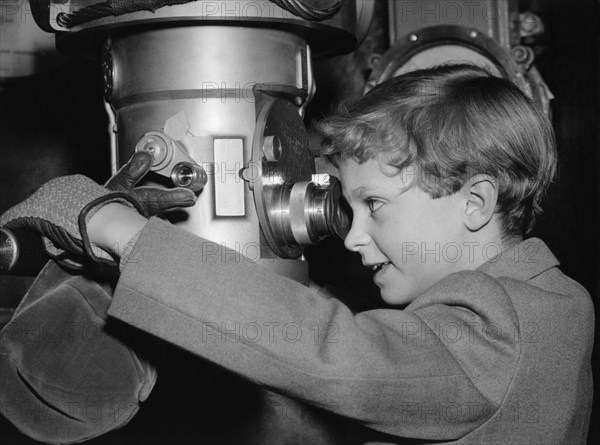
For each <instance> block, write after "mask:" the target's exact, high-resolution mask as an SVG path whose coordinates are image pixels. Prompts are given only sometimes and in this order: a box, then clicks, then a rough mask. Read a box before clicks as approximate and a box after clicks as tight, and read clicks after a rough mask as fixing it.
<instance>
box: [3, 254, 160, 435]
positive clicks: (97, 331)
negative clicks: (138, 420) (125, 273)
mask: <svg viewBox="0 0 600 445" xmlns="http://www.w3.org/2000/svg"><path fill="white" fill-rule="evenodd" d="M113 281H114V280H113ZM100 283H101V282H100V281H94V280H91V279H88V278H86V277H83V276H72V275H69V274H67V273H66V272H64V271H63V270H61V269H60V268H59V267H58V266H57V265H56V264H54V263H53V262H49V263H48V264H47V265H46V267H45V268H44V269H43V270H42V271H41V272H40V274H39V275H38V277H37V278H36V281H35V282H34V284H33V285H32V287H31V288H30V289H29V291H28V292H27V294H26V295H25V297H24V298H23V300H22V301H21V303H20V305H19V307H18V308H17V310H16V312H15V314H14V316H13V318H12V319H11V321H10V322H9V323H8V324H7V325H6V326H5V327H4V328H3V329H2V331H0V375H1V376H2V378H1V379H0V401H1V402H2V403H0V412H1V413H2V414H3V415H4V417H6V418H7V419H8V420H9V421H10V422H11V423H12V424H13V425H14V426H15V427H16V428H18V429H19V430H20V431H21V432H23V433H24V434H26V435H28V436H30V437H32V438H34V439H36V440H39V441H42V442H46V443H61V444H65V443H74V442H81V441H84V440H88V439H91V438H93V437H96V436H98V435H100V434H104V433H107V432H109V431H111V430H114V429H117V428H119V427H121V426H123V425H125V424H127V423H128V422H129V421H130V420H131V418H132V417H133V416H134V415H135V413H136V412H137V411H138V409H139V406H140V403H141V402H142V401H143V400H145V399H146V398H147V397H148V395H149V393H150V391H151V390H152V387H153V386H154V383H155V381H156V376H157V373H156V370H155V368H154V366H153V365H151V364H150V363H149V362H148V361H146V360H145V359H143V358H141V357H139V356H138V354H137V352H136V351H139V349H141V346H142V344H146V343H148V338H145V339H141V340H142V341H141V342H138V341H137V338H135V337H136V333H135V332H134V330H133V329H131V328H130V327H129V326H124V325H122V326H116V325H115V324H114V323H113V324H112V326H111V325H110V323H107V319H108V316H107V314H106V311H107V309H108V306H109V304H110V300H111V294H112V291H111V286H110V285H109V284H108V283H102V285H101V284H100ZM111 284H114V283H111ZM112 321H113V322H114V321H115V320H112ZM151 343H156V342H151ZM134 345H135V346H134ZM151 346H152V345H150V347H151Z"/></svg>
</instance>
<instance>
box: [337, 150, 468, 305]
mask: <svg viewBox="0 0 600 445" xmlns="http://www.w3.org/2000/svg"><path fill="white" fill-rule="evenodd" d="M382 169H383V170H382ZM339 172H340V180H341V182H342V187H343V190H344V196H345V197H346V199H347V200H348V202H349V204H350V206H351V207H352V211H353V220H352V228H351V230H350V232H349V233H348V236H347V237H346V240H345V245H346V248H348V249H349V250H351V251H355V252H359V253H360V254H361V256H362V261H363V264H364V265H365V266H368V267H372V266H376V267H375V269H376V270H377V272H376V273H375V276H374V278H373V281H374V282H375V284H377V286H379V288H380V289H381V296H382V298H383V300H384V301H385V302H387V303H389V304H407V303H410V302H411V301H413V300H414V299H415V298H416V297H417V296H418V295H419V294H421V293H422V292H423V291H425V290H426V289H427V288H429V287H430V286H432V285H433V284H435V283H436V282H438V281H439V280H441V279H442V278H444V277H445V276H447V275H449V274H450V273H453V272H457V271H460V270H466V269H472V268H474V267H472V264H471V267H469V255H467V254H466V253H467V252H465V248H466V247H467V246H465V244H464V243H465V241H467V240H468V233H467V232H468V229H467V228H466V226H465V224H464V222H463V214H464V210H465V206H466V202H465V199H464V197H463V194H461V193H455V194H453V195H451V196H446V197H443V198H438V199H432V198H431V197H430V196H429V195H428V194H426V193H425V192H423V191H422V190H421V189H420V188H419V187H410V183H411V180H412V179H413V177H411V176H410V175H408V174H405V172H401V173H399V174H395V175H393V176H391V175H392V174H394V173H397V172H398V170H397V169H395V168H394V167H391V166H386V165H383V164H380V162H379V161H378V160H376V159H371V160H369V161H367V162H364V163H362V164H359V163H357V162H356V161H354V160H353V159H347V160H344V161H342V162H341V164H340V166H339ZM384 172H386V173H387V174H388V175H390V176H387V175H386V174H384ZM467 245H468V243H467Z"/></svg>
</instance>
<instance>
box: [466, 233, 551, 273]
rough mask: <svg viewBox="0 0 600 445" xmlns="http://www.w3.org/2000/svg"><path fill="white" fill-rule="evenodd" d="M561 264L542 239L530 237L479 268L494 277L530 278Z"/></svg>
mask: <svg viewBox="0 0 600 445" xmlns="http://www.w3.org/2000/svg"><path fill="white" fill-rule="evenodd" d="M559 264H560V263H559V262H558V260H557V259H556V257H555V256H554V254H553V253H552V252H551V251H550V249H549V248H548V246H547V245H546V244H545V243H544V242H543V241H542V240H541V239H539V238H529V239H527V240H524V241H521V242H520V243H517V244H514V245H513V246H512V247H510V248H508V249H506V250H504V251H502V252H501V253H500V254H498V255H496V256H495V257H493V258H490V259H489V260H488V261H486V262H485V263H484V264H482V265H481V266H480V267H479V268H478V269H477V270H480V271H482V272H485V273H486V274H488V275H491V276H493V277H511V278H516V279H519V280H529V279H531V278H533V277H535V276H537V275H539V274H541V273H542V272H545V271H546V270H548V269H550V268H552V267H556V266H558V265H559Z"/></svg>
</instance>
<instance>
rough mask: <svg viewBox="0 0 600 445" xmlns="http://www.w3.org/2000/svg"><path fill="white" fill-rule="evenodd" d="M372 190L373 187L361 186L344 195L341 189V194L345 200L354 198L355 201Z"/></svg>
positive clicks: (344, 192)
mask: <svg viewBox="0 0 600 445" xmlns="http://www.w3.org/2000/svg"><path fill="white" fill-rule="evenodd" d="M372 190H374V189H373V187H367V186H364V185H363V186H360V187H357V188H355V189H354V190H352V191H351V192H350V193H349V194H348V193H346V191H345V190H343V189H342V194H343V195H344V197H345V198H346V200H349V199H348V198H349V197H354V198H356V199H361V198H362V197H363V196H364V195H366V194H368V193H369V192H371V191H372Z"/></svg>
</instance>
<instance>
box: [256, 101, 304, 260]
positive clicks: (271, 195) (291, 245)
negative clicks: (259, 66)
mask: <svg viewBox="0 0 600 445" xmlns="http://www.w3.org/2000/svg"><path fill="white" fill-rule="evenodd" d="M271 137H276V138H277V139H278V140H279V144H280V155H279V157H278V159H277V161H274V160H270V157H267V156H265V154H264V151H263V147H264V146H265V140H267V141H268V140H269V139H271ZM267 144H268V142H267ZM252 165H253V170H254V171H257V172H258V177H256V178H253V179H254V180H253V181H252V186H253V192H254V203H255V205H256V211H257V214H258V219H259V221H260V226H261V229H262V232H263V234H264V237H265V239H266V241H267V243H268V244H269V247H271V249H272V250H273V252H274V253H276V254H277V255H278V256H280V257H282V258H298V257H300V256H301V255H302V248H301V246H300V245H299V244H298V243H296V242H295V241H291V240H293V239H294V236H293V233H292V229H291V225H290V215H289V204H290V197H291V196H290V195H291V190H292V188H293V186H294V184H295V183H297V182H301V181H310V180H311V178H312V174H313V173H314V163H313V158H312V155H311V152H310V145H309V140H308V134H307V132H306V128H305V127H304V123H303V122H302V118H301V117H300V115H299V114H298V109H297V108H296V107H295V106H294V105H293V104H292V103H291V102H289V101H287V100H284V99H273V100H268V101H266V102H265V103H264V104H263V106H262V108H261V109H260V111H259V113H258V118H257V122H256V128H255V133H254V140H253V144H252Z"/></svg>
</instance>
